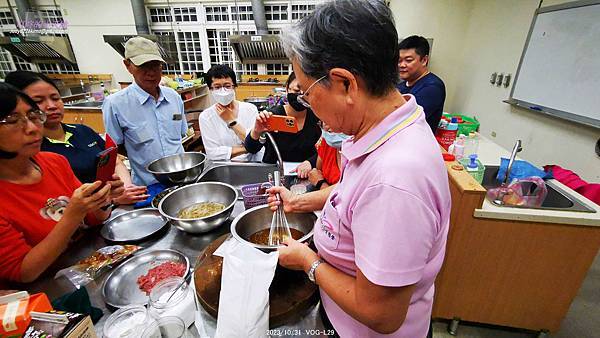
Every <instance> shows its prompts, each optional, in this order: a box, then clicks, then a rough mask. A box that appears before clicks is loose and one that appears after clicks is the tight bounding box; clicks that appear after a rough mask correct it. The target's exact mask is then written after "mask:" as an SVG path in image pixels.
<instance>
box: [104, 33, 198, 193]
mask: <svg viewBox="0 0 600 338" xmlns="http://www.w3.org/2000/svg"><path fill="white" fill-rule="evenodd" d="M123 63H124V64H125V67H127V70H128V71H129V73H131V75H132V76H133V78H134V83H132V84H131V85H130V86H129V87H127V88H125V89H123V90H121V91H119V92H117V93H115V94H113V95H110V96H108V97H107V98H106V99H105V101H104V104H103V105H102V113H103V117H104V127H105V129H106V132H107V133H108V134H109V135H110V136H111V137H112V139H113V140H114V141H115V142H116V143H117V144H119V145H124V146H125V149H126V150H127V156H128V157H129V162H130V164H131V171H132V175H131V176H132V181H133V184H135V185H151V184H153V183H157V182H158V181H157V180H156V179H155V178H154V176H153V175H152V174H151V173H149V172H148V171H147V170H146V166H147V165H148V164H149V163H150V162H152V161H154V160H156V159H158V158H161V157H165V156H168V155H173V154H178V153H182V152H183V151H184V150H183V145H182V144H181V140H182V136H183V135H185V133H186V131H187V121H186V119H185V114H184V110H183V101H182V100H181V96H179V94H178V93H177V92H176V91H174V90H173V89H171V88H167V87H162V86H159V83H160V79H161V76H162V65H163V63H164V60H163V59H162V57H161V56H160V52H159V51H158V47H157V45H156V44H155V43H154V42H152V41H150V40H148V39H146V38H143V37H139V36H138V37H134V38H131V39H129V40H128V41H127V43H126V44H125V60H123Z"/></svg>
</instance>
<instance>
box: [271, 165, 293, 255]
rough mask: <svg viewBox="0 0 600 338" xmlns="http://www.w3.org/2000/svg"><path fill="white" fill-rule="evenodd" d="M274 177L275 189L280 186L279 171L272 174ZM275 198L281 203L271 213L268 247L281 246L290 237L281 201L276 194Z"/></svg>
mask: <svg viewBox="0 0 600 338" xmlns="http://www.w3.org/2000/svg"><path fill="white" fill-rule="evenodd" d="M273 176H274V181H275V182H274V185H275V186H276V187H279V186H281V174H280V173H279V171H275V172H274V173H273ZM275 197H276V198H277V200H278V201H280V202H281V204H279V206H278V207H277V210H275V212H273V219H272V220H271V229H270V230H269V245H270V246H279V245H282V244H283V242H284V241H285V239H286V238H288V237H292V233H291V231H290V226H289V225H288V222H287V218H286V217H285V212H284V211H283V201H282V200H281V197H280V196H279V194H276V195H275Z"/></svg>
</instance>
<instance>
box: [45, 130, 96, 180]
mask: <svg viewBox="0 0 600 338" xmlns="http://www.w3.org/2000/svg"><path fill="white" fill-rule="evenodd" d="M62 126H63V129H64V131H65V133H70V134H72V135H71V136H70V137H69V138H68V139H67V141H66V142H62V141H55V140H52V141H50V140H49V139H48V138H47V137H44V140H43V141H42V151H50V152H53V153H57V154H61V155H63V156H64V157H66V158H67V160H68V161H69V164H70V165H71V169H73V172H74V173H75V176H77V178H78V179H79V181H81V183H91V182H94V181H95V180H96V155H98V153H99V152H101V151H103V150H104V147H105V145H104V140H103V139H102V137H100V135H98V133H96V132H95V131H94V130H93V129H92V128H90V127H88V126H86V125H83V124H64V123H63V124H62Z"/></svg>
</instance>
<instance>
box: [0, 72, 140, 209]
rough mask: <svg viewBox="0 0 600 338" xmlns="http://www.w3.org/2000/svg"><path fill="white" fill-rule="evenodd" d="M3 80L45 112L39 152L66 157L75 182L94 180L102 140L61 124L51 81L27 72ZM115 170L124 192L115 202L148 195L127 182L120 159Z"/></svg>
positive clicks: (133, 200)
mask: <svg viewBox="0 0 600 338" xmlns="http://www.w3.org/2000/svg"><path fill="white" fill-rule="evenodd" d="M5 82H6V83H9V84H11V85H13V86H15V87H16V88H17V89H19V90H22V91H23V92H24V93H25V94H27V95H28V96H29V97H31V98H32V99H33V101H34V102H35V103H36V104H37V105H38V107H39V108H40V109H41V110H43V111H44V112H45V113H46V122H45V123H44V129H43V133H44V137H43V139H42V148H41V149H42V151H49V152H53V153H57V154H61V155H63V156H64V157H66V158H67V160H68V161H69V164H70V165H71V169H72V170H73V172H74V173H75V176H77V179H79V181H81V182H83V183H92V182H94V181H96V164H97V155H98V153H100V152H101V151H103V150H104V147H105V142H104V139H102V137H100V135H98V133H96V132H95V131H94V130H93V129H92V128H90V127H88V126H86V125H83V124H66V123H63V118H64V115H65V108H64V102H63V100H62V98H61V96H60V92H59V90H58V88H57V87H56V85H55V84H54V82H52V80H51V79H49V78H48V77H47V76H46V75H44V74H41V73H35V72H30V71H15V72H12V73H9V74H8V75H7V76H6V79H5ZM115 173H116V174H117V175H119V178H120V179H121V180H122V181H123V182H124V184H125V191H124V192H123V194H121V195H120V196H117V197H116V198H115V200H114V202H115V203H117V204H133V203H136V202H139V201H143V200H145V199H146V198H148V194H147V189H146V187H145V186H137V185H134V184H133V183H132V182H131V175H130V174H129V170H128V169H127V168H126V167H125V165H124V164H123V162H122V161H121V160H120V159H117V165H116V167H115Z"/></svg>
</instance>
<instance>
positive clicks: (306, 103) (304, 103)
mask: <svg viewBox="0 0 600 338" xmlns="http://www.w3.org/2000/svg"><path fill="white" fill-rule="evenodd" d="M326 77H327V75H323V76H321V77H320V78H319V79H318V80H317V81H315V82H313V83H312V84H311V85H310V86H308V89H307V90H306V91H304V93H303V94H300V95H298V99H297V100H298V102H300V104H301V105H303V106H305V107H306V108H309V109H312V107H311V106H310V103H308V101H306V99H305V97H306V96H308V91H309V90H310V89H311V88H312V87H313V86H314V85H316V84H317V83H318V82H319V81H321V80H323V79H324V78H326Z"/></svg>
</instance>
